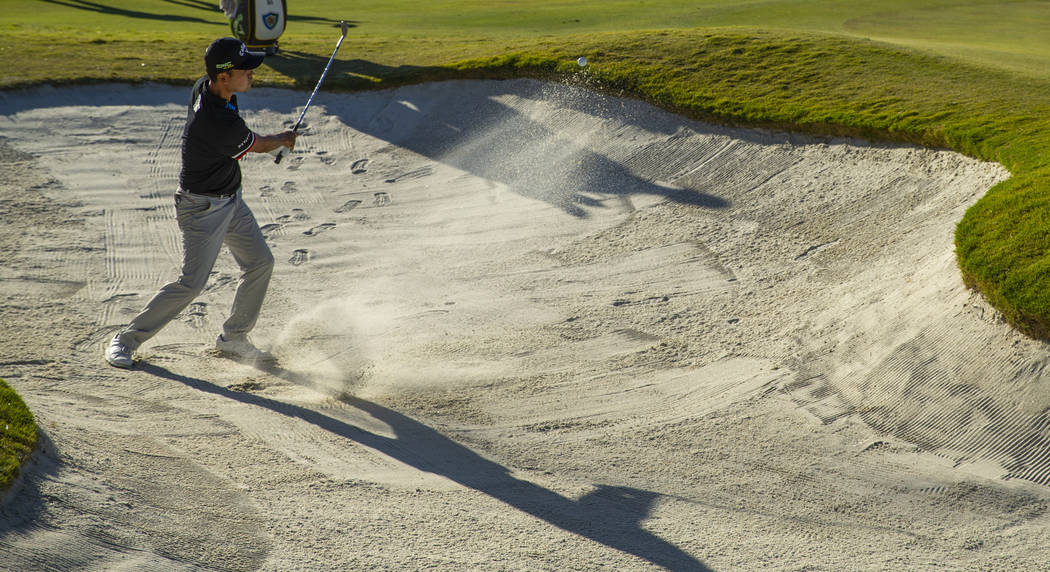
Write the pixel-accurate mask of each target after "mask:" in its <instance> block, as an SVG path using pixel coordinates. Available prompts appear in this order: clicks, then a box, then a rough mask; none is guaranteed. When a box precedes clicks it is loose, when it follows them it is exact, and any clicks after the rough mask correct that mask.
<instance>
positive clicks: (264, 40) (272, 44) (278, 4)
mask: <svg viewBox="0 0 1050 572" xmlns="http://www.w3.org/2000/svg"><path fill="white" fill-rule="evenodd" d="M221 7H222V8H223V11H224V12H225V13H226V15H227V17H229V18H230V29H231V30H233V35H234V36H235V37H236V38H237V39H238V40H240V41H242V42H244V45H245V46H247V47H248V49H249V50H251V51H253V52H265V53H266V54H267V55H273V54H275V53H277V38H280V37H281V34H283V33H284V23H285V18H286V16H285V14H286V13H287V11H288V5H287V3H286V2H285V0H239V1H234V2H231V1H230V0H224V2H223V4H221ZM230 8H232V10H231V9H230ZM231 13H232V16H231Z"/></svg>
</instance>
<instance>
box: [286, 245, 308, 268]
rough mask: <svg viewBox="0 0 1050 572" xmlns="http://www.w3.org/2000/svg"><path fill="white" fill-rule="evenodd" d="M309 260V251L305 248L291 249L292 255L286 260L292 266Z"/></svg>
mask: <svg viewBox="0 0 1050 572" xmlns="http://www.w3.org/2000/svg"><path fill="white" fill-rule="evenodd" d="M309 261H310V251H309V250H307V249H305V248H297V249H295V250H293V251H292V257H291V258H289V259H288V262H290V263H291V264H292V266H299V265H300V264H304V263H306V262H309Z"/></svg>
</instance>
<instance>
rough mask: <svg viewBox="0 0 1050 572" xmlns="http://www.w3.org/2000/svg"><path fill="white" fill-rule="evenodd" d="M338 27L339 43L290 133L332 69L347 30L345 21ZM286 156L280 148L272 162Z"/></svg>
mask: <svg viewBox="0 0 1050 572" xmlns="http://www.w3.org/2000/svg"><path fill="white" fill-rule="evenodd" d="M339 25H340V26H341V27H342V31H343V34H342V35H341V36H339V41H338V42H336V43H335V50H334V51H332V57H330V58H328V64H327V65H325V67H324V71H323V72H321V78H320V79H318V80H317V85H316V86H314V91H313V93H311V94H310V99H307V100H306V107H304V108H303V112H302V113H300V114H299V119H297V120H296V121H295V125H294V126H293V127H292V131H299V125H301V124H302V122H303V117H305V116H306V110H307V109H310V104H311V103H313V102H314V96H315V95H317V91H318V90H319V89H321V83H322V82H323V81H324V78H325V76H327V75H328V69H329V68H331V67H332V62H334V61H335V55H336V54H338V53H339V46H342V45H343V40H345V39H346V31H347V28H348V26H347V24H346V20H343V21H342V22H340V23H339ZM287 154H288V148H287V147H281V149H280V150H279V151H277V157H276V158H274V160H273V162H274V163H277V164H280V162H281V159H284V156H285V155H287Z"/></svg>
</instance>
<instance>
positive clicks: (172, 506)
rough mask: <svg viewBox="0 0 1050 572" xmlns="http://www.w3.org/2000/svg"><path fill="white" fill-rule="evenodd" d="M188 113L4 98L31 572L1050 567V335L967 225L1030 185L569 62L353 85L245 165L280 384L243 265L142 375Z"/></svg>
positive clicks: (159, 92) (1, 545)
mask: <svg viewBox="0 0 1050 572" xmlns="http://www.w3.org/2000/svg"><path fill="white" fill-rule="evenodd" d="M186 98H187V93H186V90H184V89H172V88H167V87H156V86H154V87H125V86H97V87H78V88H68V89H59V90H55V89H46V88H42V89H38V90H33V91H24V92H17V93H6V94H0V136H2V139H0V151H2V152H0V164H2V166H3V169H4V171H5V177H3V180H2V182H0V214H2V215H3V217H4V221H5V225H4V226H3V228H2V229H0V252H2V253H3V254H4V259H5V263H4V265H3V267H2V269H0V304H2V305H0V309H2V312H3V316H4V333H5V336H4V338H5V340H4V341H3V346H2V347H3V349H2V352H3V356H4V357H3V359H2V360H0V376H3V377H6V378H7V379H8V381H9V382H10V383H11V384H12V385H14V387H15V388H16V389H18V390H19V392H20V393H21V394H22V396H23V397H24V398H25V400H26V401H27V402H28V403H29V405H30V406H31V408H32V409H33V411H34V412H35V413H36V415H37V418H38V421H39V424H40V427H41V429H42V431H43V434H44V438H45V445H44V447H43V451H42V452H41V453H40V454H38V455H37V457H36V460H35V461H34V462H33V463H32V464H31V465H30V466H28V467H27V472H26V476H25V478H24V479H23V480H22V481H21V482H20V483H19V484H18V485H17V486H16V488H15V489H14V490H12V491H11V492H10V493H9V494H8V495H7V497H6V500H5V503H4V505H3V513H2V515H3V519H2V521H0V568H3V567H10V568H11V569H36V568H45V567H50V568H53V569H107V570H109V569H120V568H124V569H136V570H142V569H150V570H172V569H194V568H198V567H204V568H212V567H214V568H217V569H230V570H247V569H263V570H291V569H302V570H322V569H329V570H364V569H386V570H415V569H424V568H427V569H441V570H465V569H477V570H646V569H658V568H660V567H664V568H668V569H674V570H705V569H712V570H801V569H806V570H899V569H916V570H933V569H937V570H945V569H950V570H960V569H972V570H993V569H1001V570H1019V569H1026V570H1037V569H1044V570H1046V569H1050V566H1048V565H1047V562H1050V546H1048V545H1047V543H1046V538H1047V532H1048V529H1047V525H1048V523H1050V515H1048V514H1047V507H1048V501H1050V495H1048V489H1047V488H1046V487H1045V484H1047V483H1048V481H1050V445H1048V443H1050V435H1048V427H1050V418H1048V416H1047V410H1048V403H1050V395H1048V393H1050V377H1048V375H1047V374H1046V373H1045V370H1046V367H1047V363H1048V362H1047V352H1046V346H1045V345H1044V344H1040V343H1035V342H1032V341H1030V340H1027V339H1025V338H1023V337H1022V336H1019V335H1018V334H1016V333H1014V332H1013V331H1012V330H1010V329H1009V328H1008V327H1006V326H1005V325H1003V324H1002V323H1001V321H1000V320H998V319H997V317H996V315H995V312H994V311H992V310H991V309H990V308H989V307H988V306H987V305H986V304H984V303H983V302H982V301H981V299H980V298H979V297H977V296H975V295H973V294H971V293H970V292H968V291H966V290H965V289H964V288H963V287H962V285H961V283H960V279H959V273H958V270H957V269H956V266H955V260H954V255H953V247H952V233H953V230H954V226H955V223H956V222H957V221H958V220H959V219H960V218H961V216H962V213H963V212H964V210H965V209H966V208H967V207H968V206H969V205H971V204H972V203H973V202H974V201H975V200H976V199H977V198H978V197H979V196H980V195H982V194H983V193H984V192H985V191H986V190H987V189H988V188H989V187H991V186H992V185H994V184H995V183H996V182H998V181H1000V180H1002V179H1003V178H1005V177H1006V176H1007V173H1006V172H1005V171H1004V170H1003V169H1002V168H1001V167H999V166H997V165H994V164H988V163H979V162H976V161H973V160H970V159H967V158H964V157H961V156H959V155H956V154H954V153H950V152H946V151H937V150H927V149H918V148H913V147H905V146H886V145H871V144H868V143H865V142H861V141H851V140H819V139H813V138H807V137H801V136H796V135H788V134H784V133H770V132H765V131H758V130H730V129H724V128H719V127H712V126H709V125H704V124H701V123H696V122H692V121H687V120H684V119H682V118H680V117H676V116H673V115H670V114H667V113H665V112H662V111H659V110H656V109H654V108H652V107H650V106H647V105H644V104H641V103H638V102H634V101H627V100H619V99H613V98H606V97H601V96H597V95H594V94H592V93H589V92H585V91H581V90H578V89H575V88H570V87H565V86H557V85H549V84H542V83H538V82H534V81H510V82H468V83H464V82H453V83H442V84H432V85H423V86H417V87H409V88H404V89H399V90H395V91H385V92H377V93H366V94H356V95H345V94H334V93H322V94H321V95H319V96H318V101H317V102H316V103H315V107H314V108H312V109H311V110H310V113H309V114H308V119H307V122H308V124H309V126H308V129H307V130H306V131H305V132H304V134H303V136H302V137H301V138H300V140H299V149H297V153H296V154H295V155H294V157H291V158H290V160H286V162H285V163H283V164H281V165H279V166H278V165H274V164H273V162H272V159H271V158H270V157H268V156H259V155H253V156H251V157H250V158H248V159H247V160H245V161H244V162H243V171H244V174H245V189H246V191H245V196H246V200H247V201H248V202H249V203H250V205H251V206H252V208H253V209H254V211H255V213H256V217H257V218H258V220H259V222H260V224H262V225H264V229H265V232H266V233H267V235H268V237H269V240H270V243H271V247H272V250H273V252H274V254H275V256H276V258H277V260H278V265H277V269H276V272H275V276H274V280H273V283H272V286H271V290H270V294H269V297H268V299H267V304H266V306H265V308H264V313H263V316H262V318H261V320H260V324H259V326H258V328H257V330H256V333H255V336H254V337H255V340H256V341H257V342H258V343H259V344H260V345H262V346H267V347H272V348H273V349H274V351H275V352H276V353H277V354H278V355H279V356H280V358H281V368H279V369H274V370H270V371H261V370H259V369H255V368H252V367H249V366H247V365H243V364H238V363H234V362H231V361H229V360H225V359H222V358H220V357H217V356H216V355H214V353H213V352H212V351H210V350H209V348H210V347H211V344H212V343H213V340H214V338H215V335H216V334H217V333H218V330H219V327H220V324H221V322H222V320H223V319H224V317H225V315H226V313H227V312H228V310H229V306H230V303H231V301H232V298H233V290H234V288H235V286H236V278H237V272H236V266H235V264H234V262H233V260H232V257H230V256H229V254H228V253H224V254H223V255H222V256H221V257H220V260H219V262H218V264H217V265H216V268H215V273H214V275H213V277H212V280H211V282H210V285H209V287H208V289H207V291H206V292H205V293H204V294H203V295H202V296H201V297H200V299H199V300H198V303H196V304H194V305H193V306H191V307H190V308H188V309H187V311H186V312H185V314H184V316H183V317H182V318H181V319H180V320H178V321H176V322H174V323H172V324H171V325H170V326H169V327H168V328H167V329H165V330H164V331H163V332H162V333H161V334H160V335H159V336H157V337H156V338H155V339H154V340H152V341H151V342H149V343H148V344H147V345H146V346H144V347H143V348H142V352H141V355H142V357H143V358H144V359H143V362H142V363H141V364H140V366H139V368H138V369H136V370H134V371H131V372H124V371H120V370H116V369H113V368H110V367H108V366H107V365H106V364H105V363H104V362H103V361H102V348H103V346H104V344H105V342H106V341H107V340H108V339H109V337H110V336H112V334H113V332H114V331H115V330H116V329H117V328H118V327H120V326H122V325H124V324H125V323H126V322H127V321H128V320H129V319H130V317H131V316H132V315H133V314H134V313H136V312H137V311H138V310H139V309H140V308H141V307H142V305H143V304H144V303H145V302H146V300H147V299H148V298H149V297H150V296H152V294H153V293H154V292H155V291H156V290H157V289H158V288H159V287H160V286H161V285H162V284H164V283H165V282H167V281H168V280H170V279H172V278H173V277H174V276H175V274H176V268H177V265H178V263H179V258H180V246H179V238H178V234H177V228H176V225H175V222H174V220H173V213H174V209H173V207H172V200H171V196H172V192H173V190H174V187H175V184H176V178H177V173H178V167H179V154H178V146H179V137H180V134H181V129H182V123H183V120H184V117H185V109H184V105H185V102H186ZM304 100H305V97H304V94H303V93H300V92H288V91H277V90H264V89H257V90H253V91H252V92H250V93H249V94H246V95H243V96H242V98H241V102H242V107H243V108H244V109H245V110H246V111H245V115H246V119H247V120H248V122H249V125H251V126H253V127H254V128H256V129H257V130H259V131H262V132H274V131H278V130H280V129H281V128H282V127H283V126H288V125H290V123H291V121H292V120H293V119H294V118H295V115H296V113H297V111H298V110H299V109H300V107H299V106H301V105H302V103H303V102H304Z"/></svg>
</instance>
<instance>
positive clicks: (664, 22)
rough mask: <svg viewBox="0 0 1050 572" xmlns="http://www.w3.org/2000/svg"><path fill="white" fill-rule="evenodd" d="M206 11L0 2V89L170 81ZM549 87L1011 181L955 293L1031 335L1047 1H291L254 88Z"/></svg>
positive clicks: (1046, 121)
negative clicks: (972, 169) (874, 144)
mask: <svg viewBox="0 0 1050 572" xmlns="http://www.w3.org/2000/svg"><path fill="white" fill-rule="evenodd" d="M217 4H218V3H217V2H213V1H211V0H112V1H106V0H37V1H33V0H6V1H5V2H4V5H3V10H0V66H2V67H0V72H2V73H0V88H5V89H13V88H18V87H22V86H27V85H33V84H37V83H42V82H43V83H53V84H69V83H85V82H108V81H126V82H142V81H157V82H165V83H171V84H177V85H188V84H189V83H190V82H192V81H193V80H194V79H195V78H196V77H198V76H199V75H200V74H201V72H202V62H201V57H202V52H203V49H204V47H205V46H206V45H207V44H208V42H209V41H210V40H212V39H214V38H215V37H218V36H222V35H228V34H229V27H228V24H227V22H226V20H225V19H224V18H223V16H222V14H221V13H220V12H218V9H217ZM340 19H346V20H348V21H349V22H351V24H352V26H353V28H352V29H351V32H350V37H349V38H348V40H347V42H346V44H344V47H343V49H342V51H341V52H340V59H339V60H338V62H337V63H336V65H334V66H333V69H332V72H331V73H330V75H329V78H328V79H327V80H326V90H338V89H344V90H350V89H371V88H377V87H391V86H396V85H400V84H404V83H412V82H420V81H429V80H441V79H452V78H505V77H522V76H529V77H542V78H563V77H569V76H571V75H572V74H574V73H577V68H576V66H575V64H574V60H575V59H576V57H577V56H579V55H586V56H587V57H588V59H590V61H591V62H592V64H591V65H590V66H589V67H588V68H587V73H588V74H589V75H590V77H591V81H590V83H589V84H590V85H592V86H595V87H596V88H598V89H603V90H606V91H608V92H611V93H615V94H621V93H622V94H626V95H631V96H635V97H639V98H643V99H646V100H648V101H651V102H653V103H655V104H658V105H660V106H663V107H665V108H668V109H671V110H674V111H677V112H679V113H682V114H685V115H688V116H690V117H695V118H700V119H705V120H709V121H715V122H719V123H725V124H741V125H754V126H768V127H777V128H785V129H791V130H795V131H803V132H808V133H814V134H826V135H854V136H862V137H867V138H873V139H880V140H891V141H903V142H911V143H917V144H921V145H927V146H934V147H949V148H952V149H955V150H957V151H960V152H962V153H965V154H968V155H971V156H974V157H978V158H981V159H987V160H993V161H998V162H1001V163H1002V164H1003V165H1005V166H1006V167H1007V168H1008V169H1009V170H1010V171H1011V173H1012V175H1013V176H1012V178H1011V179H1010V180H1009V181H1007V182H1005V183H1003V184H1000V185H998V186H996V187H995V188H994V189H992V190H991V191H990V192H989V193H988V194H987V195H986V196H985V197H984V198H983V199H981V200H980V201H979V202H978V203H977V204H976V205H975V206H974V207H973V208H971V209H970V210H969V211H968V212H967V213H966V215H965V217H964V218H963V220H962V221H961V222H960V224H959V226H958V229H957V232H956V248H957V255H958V260H959V266H960V268H961V271H962V272H961V274H962V279H963V280H964V281H965V282H966V283H967V284H968V285H970V286H972V287H977V288H979V289H980V291H981V292H982V293H983V294H984V295H985V296H986V297H987V298H988V300H989V301H990V302H991V303H992V304H993V305H994V306H996V307H997V308H998V309H1000V310H1001V311H1002V312H1003V314H1004V315H1005V316H1006V317H1007V319H1008V320H1009V321H1010V323H1011V324H1013V325H1014V326H1016V327H1017V328H1019V329H1020V330H1022V331H1024V332H1026V333H1028V334H1030V335H1032V336H1035V337H1041V338H1050V256H1048V255H1047V252H1048V243H1050V208H1048V207H1050V193H1048V191H1050V42H1047V41H1046V40H1047V38H1048V36H1047V30H1050V3H1048V2H1046V1H1045V0H1044V1H1036V2H990V1H973V0H971V1H968V2H961V1H959V0H881V1H879V2H870V0H805V1H803V0H751V1H747V0H693V1H683V0H633V1H626V0H608V1H605V2H580V1H575V0H561V1H542V0H528V1H525V0H518V1H515V0H504V1H501V2H494V3H479V2H464V1H432V2H418V1H406V0H388V1H386V2H371V3H348V2H345V1H341V0H313V1H311V2H293V3H292V5H291V14H290V23H289V25H288V29H287V31H286V32H285V34H284V36H283V37H282V39H281V45H282V47H283V51H282V52H281V53H280V54H279V55H278V56H277V57H272V58H268V59H267V63H266V64H265V65H264V66H263V67H262V68H260V70H259V71H258V73H257V74H256V83H257V85H269V86H287V87H298V88H303V89H308V88H312V87H313V85H314V83H315V82H316V81H317V78H318V76H319V75H320V72H321V69H322V68H323V65H324V62H325V61H326V60H327V59H328V55H329V54H330V53H331V50H332V48H333V46H334V43H335V39H336V37H337V35H338V34H337V22H338V20H340Z"/></svg>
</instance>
